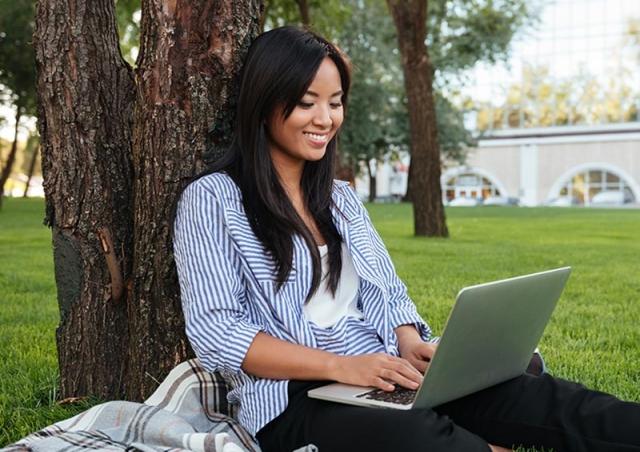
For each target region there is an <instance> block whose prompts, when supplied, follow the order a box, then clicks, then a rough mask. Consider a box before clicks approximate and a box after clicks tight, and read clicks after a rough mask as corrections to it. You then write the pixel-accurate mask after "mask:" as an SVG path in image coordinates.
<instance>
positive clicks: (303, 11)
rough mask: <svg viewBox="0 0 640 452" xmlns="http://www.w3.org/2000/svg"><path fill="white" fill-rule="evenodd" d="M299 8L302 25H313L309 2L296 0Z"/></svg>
mask: <svg viewBox="0 0 640 452" xmlns="http://www.w3.org/2000/svg"><path fill="white" fill-rule="evenodd" d="M296 3H297V4H298V10H299V11H300V19H301V20H302V25H304V26H305V27H307V28H308V27H309V26H310V25H311V15H310V14H309V2H308V1H307V0H296Z"/></svg>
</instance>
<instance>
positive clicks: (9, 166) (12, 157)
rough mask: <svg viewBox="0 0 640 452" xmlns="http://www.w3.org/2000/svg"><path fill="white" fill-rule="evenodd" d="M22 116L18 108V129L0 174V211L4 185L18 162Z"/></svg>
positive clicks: (15, 130)
mask: <svg viewBox="0 0 640 452" xmlns="http://www.w3.org/2000/svg"><path fill="white" fill-rule="evenodd" d="M21 116H22V109H21V108H20V107H17V108H16V127H15V129H14V132H13V143H11V149H10V150H9V155H8V156H7V161H6V162H5V164H4V167H3V168H2V171H1V172H0V209H1V208H2V198H3V196H4V184H6V183H7V181H8V180H9V176H11V170H13V164H14V163H15V161H16V154H17V153H18V130H19V128H20V118H21Z"/></svg>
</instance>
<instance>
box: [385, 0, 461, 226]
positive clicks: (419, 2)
mask: <svg viewBox="0 0 640 452" xmlns="http://www.w3.org/2000/svg"><path fill="white" fill-rule="evenodd" d="M387 4H388V6H389V10H390V11H391V15H392V16H393V20H394V23H395V25H396V30H397V34H398V46H399V47H400V53H401V55H402V68H403V72H404V83H405V90H406V92H407V100H408V109H409V128H410V132H411V170H410V171H412V174H411V190H410V196H411V197H412V202H413V211H414V225H415V234H416V235H419V236H437V237H447V236H448V235H449V232H448V230H447V224H446V220H445V213H444V206H443V204H442V189H441V187H440V148H439V145H438V128H437V123H436V114H435V104H434V98H433V87H432V75H431V74H432V66H431V62H430V60H429V53H428V49H427V46H426V44H425V39H426V35H427V30H426V26H427V25H426V24H427V20H426V19H427V1H426V0H387Z"/></svg>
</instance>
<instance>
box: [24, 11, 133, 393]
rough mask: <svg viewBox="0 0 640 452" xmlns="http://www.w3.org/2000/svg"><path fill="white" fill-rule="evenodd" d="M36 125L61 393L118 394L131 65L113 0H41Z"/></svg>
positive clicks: (123, 343)
mask: <svg viewBox="0 0 640 452" xmlns="http://www.w3.org/2000/svg"><path fill="white" fill-rule="evenodd" d="M34 46H35V50H36V66H37V71H38V81H37V91H38V97H39V112H38V116H39V118H38V119H39V120H38V129H39V132H40V137H41V146H42V172H43V177H44V190H45V196H46V218H45V222H46V223H47V224H48V225H49V226H51V228H52V235H53V252H54V266H55V278H56V285H57V288H58V303H59V306H60V324H59V326H58V329H57V331H56V339H57V346H58V361H59V366H60V395H61V396H62V397H70V396H79V395H87V394H92V395H96V396H98V397H101V398H116V397H122V395H123V392H124V376H125V375H126V369H127V364H128V359H127V358H128V357H127V355H126V354H125V353H123V351H124V350H126V349H127V342H128V331H129V327H128V325H127V305H128V304H129V303H130V297H129V293H128V291H127V290H126V288H127V286H128V282H129V281H130V279H131V263H132V259H133V255H132V248H133V240H132V239H133V221H132V213H131V210H132V195H133V192H132V181H131V176H132V166H131V120H132V102H133V99H134V95H135V92H134V85H133V77H132V74H131V69H130V67H129V66H128V65H127V64H126V63H125V61H124V60H123V59H122V56H121V55H120V50H119V47H118V33H117V30H116V18H115V5H114V2H113V1H108V0H104V1H95V2H89V1H87V0H70V1H65V2H61V1H58V0H40V1H39V2H38V4H37V9H36V28H35V33H34Z"/></svg>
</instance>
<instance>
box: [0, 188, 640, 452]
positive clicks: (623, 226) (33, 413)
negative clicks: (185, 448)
mask: <svg viewBox="0 0 640 452" xmlns="http://www.w3.org/2000/svg"><path fill="white" fill-rule="evenodd" d="M369 208H370V211H371V215H372V218H373V221H374V223H375V224H376V226H377V227H378V229H379V231H380V233H381V235H382V237H383V239H384V240H385V243H386V244H387V246H388V248H389V250H390V252H391V255H392V257H393V259H394V262H395V263H396V268H397V270H398V273H399V274H400V276H401V277H402V278H403V280H404V281H405V282H406V283H407V286H408V287H409V292H410V294H411V296H412V297H413V299H414V300H415V301H416V303H417V304H418V307H419V310H420V312H421V314H422V315H423V316H424V317H425V319H427V320H428V322H429V323H430V324H431V326H432V328H433V329H434V330H435V331H436V332H437V333H438V332H441V331H442V327H443V324H444V322H445V320H446V318H447V315H448V313H449V309H450V308H451V305H452V304H453V301H454V298H455V295H456V293H457V292H458V290H459V289H461V288H462V287H464V286H466V285H471V284H476V283H481V282H486V281H490V280H494V279H500V278H505V277H509V276H514V275H518V274H522V273H528V272H535V271H539V270H543V269H549V268H553V267H559V266H564V265H571V266H572V267H573V274H572V276H571V278H570V279H569V284H568V286H567V288H566V290H565V292H564V294H563V296H562V298H561V300H560V303H559V305H558V308H557V310H556V312H555V313H554V316H553V319H552V321H551V323H550V324H549V326H548V328H547V330H546V332H545V336H544V338H543V340H542V344H541V348H542V350H543V353H544V356H545V358H546V360H547V364H548V366H549V368H550V370H551V372H552V373H554V374H555V375H557V376H561V377H565V378H569V379H574V380H578V381H580V382H582V383H584V384H586V385H588V386H590V387H593V388H595V389H599V390H604V391H608V392H612V393H613V394H615V395H617V396H620V397H622V398H625V399H630V400H635V401H640V346H639V345H638V344H640V328H639V327H638V325H639V324H640V277H639V276H638V273H639V270H640V265H639V263H638V257H639V256H640V211H636V210H588V209H551V208H531V209H529V208H499V207H496V208H488V207H485V208H451V209H448V210H447V215H448V224H449V230H450V232H451V238H450V239H424V238H419V239H417V238H414V237H412V230H413V226H412V219H411V207H410V206H409V205H405V204H385V205H382V204H376V205H371V206H369ZM43 217H44V204H43V202H42V201H41V200H12V199H7V200H5V205H4V208H3V210H2V211H0V357H1V359H0V447H1V446H2V445H5V444H7V443H9V442H12V441H15V440H17V439H19V438H20V437H22V436H24V435H26V434H28V433H30V432H31V431H34V430H36V429H39V428H41V427H43V426H45V425H48V424H50V423H52V422H55V421H56V420H59V419H62V418H65V417H69V416H71V415H73V414H75V413H77V412H79V411H82V410H84V409H86V407H87V406H88V405H89V404H90V403H91V402H84V403H82V404H76V405H60V404H59V403H58V402H57V393H56V385H57V378H58V377H57V369H56V364H57V361H56V351H55V328H56V324H57V320H58V310H57V304H56V292H55V283H54V279H53V264H52V256H51V236H50V232H49V230H48V229H47V228H45V227H44V226H43V225H42V218H43Z"/></svg>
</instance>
